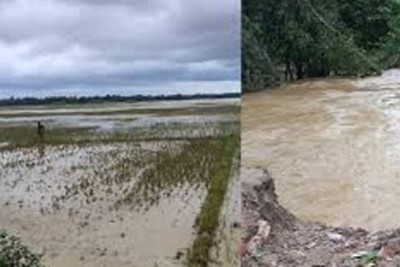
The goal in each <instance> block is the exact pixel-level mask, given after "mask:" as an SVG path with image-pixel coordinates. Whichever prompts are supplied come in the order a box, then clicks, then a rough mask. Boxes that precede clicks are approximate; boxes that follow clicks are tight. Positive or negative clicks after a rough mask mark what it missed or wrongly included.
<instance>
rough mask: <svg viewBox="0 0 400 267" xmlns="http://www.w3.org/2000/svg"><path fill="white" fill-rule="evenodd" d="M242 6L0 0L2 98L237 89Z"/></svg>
mask: <svg viewBox="0 0 400 267" xmlns="http://www.w3.org/2000/svg"><path fill="white" fill-rule="evenodd" d="M239 23H240V1H239V0H203V1H197V0H0V98H4V97H10V96H15V97H21V96H38V97H43V96H49V95H96V94H97V95H99V94H100V95H104V94H123V95H133V94H169V93H199V92H201V93H210V92H213V93H223V92H239V91H240V82H239V79H240V25H239Z"/></svg>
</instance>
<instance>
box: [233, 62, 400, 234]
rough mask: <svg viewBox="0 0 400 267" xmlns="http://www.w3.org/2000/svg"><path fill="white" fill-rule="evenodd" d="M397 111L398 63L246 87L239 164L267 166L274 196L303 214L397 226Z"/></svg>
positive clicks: (344, 222) (370, 225)
mask: <svg viewBox="0 0 400 267" xmlns="http://www.w3.org/2000/svg"><path fill="white" fill-rule="evenodd" d="M399 111H400V71H399V70H390V71H387V72H385V73H384V74H383V75H382V76H381V77H374V78H367V79H361V80H335V79H332V80H315V81H306V82H302V83H294V84H291V85H285V86H281V87H280V88H277V89H275V90H270V91H264V92H260V93H254V94H249V95H246V96H245V97H244V99H243V101H242V117H241V123H242V146H241V149H242V164H243V165H244V166H251V167H254V166H261V167H264V168H266V169H268V170H269V171H270V173H271V176H272V177H273V178H274V179H275V180H276V185H277V193H278V196H279V200H280V202H281V203H282V204H283V206H285V207H286V208H288V209H289V210H290V211H291V212H293V213H295V214H296V215H298V216H299V217H300V218H302V219H305V220H312V221H319V222H324V223H328V224H331V225H335V226H353V227H363V228H366V229H369V230H383V229H391V228H398V227H400V223H399V221H398V218H399V216H400V210H399V209H398V208H397V205H396V204H397V202H398V201H399V200H400V165H399V162H400V112H399ZM244 179H245V178H244Z"/></svg>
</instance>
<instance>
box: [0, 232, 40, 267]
mask: <svg viewBox="0 0 400 267" xmlns="http://www.w3.org/2000/svg"><path fill="white" fill-rule="evenodd" d="M40 261H41V256H40V255H38V254H35V253H32V252H31V251H30V250H29V249H28V248H27V247H26V246H24V245H22V244H21V241H20V239H19V238H18V237H15V236H12V235H8V234H7V233H6V232H5V231H3V230H0V267H42V266H43V265H42V264H41V263H40Z"/></svg>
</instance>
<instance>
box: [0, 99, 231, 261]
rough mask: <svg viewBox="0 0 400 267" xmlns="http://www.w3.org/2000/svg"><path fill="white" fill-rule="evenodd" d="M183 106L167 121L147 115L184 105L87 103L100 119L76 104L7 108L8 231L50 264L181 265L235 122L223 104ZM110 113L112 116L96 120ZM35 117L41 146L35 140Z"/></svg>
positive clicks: (4, 225) (2, 199) (1, 122)
mask: <svg viewBox="0 0 400 267" xmlns="http://www.w3.org/2000/svg"><path fill="white" fill-rule="evenodd" d="M175 104H176V106H182V111H180V113H179V114H175V113H171V114H168V115H165V116H164V115H163V114H162V113H159V114H157V115H154V114H151V113H147V111H148V110H149V109H151V108H157V109H158V112H160V107H162V108H165V109H172V108H176V106H175V107H174V106H173V105H172V104H171V103H154V102H153V103H147V106H146V103H140V104H138V105H135V107H134V109H136V108H137V109H145V112H143V113H142V114H141V115H136V114H135V113H134V112H133V113H132V114H131V113H130V112H128V113H124V112H125V111H126V110H127V109H132V106H128V105H122V104H121V106H118V105H116V106H114V105H110V106H109V107H107V105H106V104H102V105H96V106H95V107H92V106H90V105H88V106H85V105H83V106H84V107H82V108H81V109H82V110H85V112H89V113H90V112H92V113H93V114H85V115H82V114H80V113H79V110H76V107H75V108H74V107H72V106H65V107H18V108H15V109H14V110H10V111H8V110H6V109H5V110H2V111H0V147H1V148H2V149H1V150H0V228H1V229H5V230H6V231H7V232H9V233H10V234H13V235H16V236H18V237H20V238H21V240H22V242H23V243H24V244H26V245H27V246H28V247H29V248H30V249H31V250H32V251H34V252H39V253H43V255H44V264H45V266H51V267H70V266H77V267H78V266H79V267H95V266H96V267H97V266H138V267H154V266H166V267H168V266H183V265H184V264H185V263H184V261H185V259H186V257H185V256H186V255H185V254H186V252H187V250H188V249H189V248H190V247H191V245H192V242H193V240H194V238H195V235H196V229H195V225H196V223H195V221H196V217H197V216H198V214H199V212H200V209H201V205H202V202H203V200H204V198H205V196H206V194H207V184H208V183H209V181H208V179H209V175H208V174H209V172H210V171H211V170H213V168H214V167H215V166H216V162H217V158H216V157H217V153H215V150H216V148H217V147H219V146H218V144H219V142H220V141H221V140H220V137H221V136H224V135H227V134H232V131H236V130H237V116H236V114H235V113H229V112H228V113H227V112H226V110H228V111H229V110H231V111H232V112H233V111H234V110H235V109H236V108H235V107H233V108H231V107H228V108H226V107H225V106H224V105H225V104H224V101H222V102H221V103H219V102H214V101H211V103H208V102H207V101H202V102H199V103H198V102H194V103H191V102H189V103H186V102H180V103H175ZM236 104H237V101H235V103H234V104H233V105H236ZM193 105H195V106H201V108H199V109H196V112H199V113H193V110H189V108H188V107H191V106H193ZM203 107H204V109H203ZM209 107H211V108H212V109H213V111H212V112H215V111H218V109H219V107H222V110H223V112H222V113H221V114H218V113H217V114H211V113H212V112H210V114H209V113H207V112H208V111H207V110H208V108H209ZM216 107H217V108H216ZM102 108H104V109H105V112H108V111H107V110H108V109H109V111H110V112H112V114H106V115H101V116H100V115H98V114H96V112H97V111H98V110H101V109H102ZM96 109H98V110H96ZM27 110H28V111H29V112H31V113H32V114H30V115H29V116H27V112H26V111H27ZM185 111H188V112H187V113H188V114H187V115H185V114H184V113H185ZM202 111H204V112H205V113H207V114H205V115H204V114H202ZM13 112H14V113H13ZM119 112H121V114H120V113H119ZM11 113H12V116H9V115H10V114H11ZM47 113H51V114H53V113H56V115H46V114H47ZM181 113H183V115H182V114H181ZM37 119H40V120H42V121H44V122H45V125H46V136H45V139H44V140H41V142H37V141H35V140H34V138H32V136H33V135H34V134H35V133H36V128H35V127H36V122H35V121H34V120H37ZM70 126H72V127H73V128H71V129H70V130H68V129H69V128H68V127H70ZM88 126H90V127H94V128H93V129H92V128H90V129H88V130H85V131H80V130H79V129H80V128H83V129H84V127H88ZM75 128H76V129H75ZM111 129H113V130H112V131H111V132H110V133H109V131H110V130H111ZM67 130H68V131H67ZM2 133H6V134H2Z"/></svg>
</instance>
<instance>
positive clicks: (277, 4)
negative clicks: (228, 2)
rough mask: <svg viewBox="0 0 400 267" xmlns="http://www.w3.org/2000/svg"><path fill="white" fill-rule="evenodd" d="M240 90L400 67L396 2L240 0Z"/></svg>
mask: <svg viewBox="0 0 400 267" xmlns="http://www.w3.org/2000/svg"><path fill="white" fill-rule="evenodd" d="M242 13H243V16H242V83H243V88H244V90H245V91H249V90H257V89H263V88H267V87H270V86H274V85H276V84H277V83H279V82H280V81H281V80H284V79H286V80H295V79H303V78H306V77H326V76H330V75H335V76H362V75H369V74H374V73H380V72H381V70H383V69H387V68H390V67H396V66H398V67H400V66H399V65H400V1H399V0H351V1H348V0H324V1H320V0H243V7H242Z"/></svg>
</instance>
